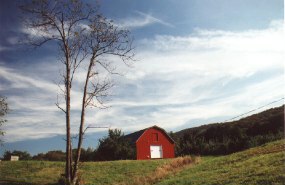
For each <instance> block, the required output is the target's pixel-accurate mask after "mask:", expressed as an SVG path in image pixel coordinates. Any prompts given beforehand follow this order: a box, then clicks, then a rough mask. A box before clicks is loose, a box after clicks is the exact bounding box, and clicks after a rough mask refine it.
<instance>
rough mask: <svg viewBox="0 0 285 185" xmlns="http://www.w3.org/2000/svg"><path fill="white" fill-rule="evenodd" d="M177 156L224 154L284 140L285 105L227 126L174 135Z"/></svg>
mask: <svg viewBox="0 0 285 185" xmlns="http://www.w3.org/2000/svg"><path fill="white" fill-rule="evenodd" d="M171 135H172V137H173V139H174V140H175V141H176V154H177V155H188V154H200V155H225V154H230V153H233V152H237V151H241V150H244V149H247V148H251V147H255V146H259V145H262V144H264V143H266V142H270V141H275V140H278V139H281V138H284V105H282V106H280V107H277V108H271V109H268V110H266V111H263V112H261V113H258V114H254V115H251V116H248V117H246V118H242V119H240V120H237V121H232V122H226V123H213V124H208V125H202V126H199V127H195V128H189V129H184V130H181V131H179V132H176V133H172V134H171Z"/></svg>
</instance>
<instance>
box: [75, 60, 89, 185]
mask: <svg viewBox="0 0 285 185" xmlns="http://www.w3.org/2000/svg"><path fill="white" fill-rule="evenodd" d="M93 60H94V57H92V58H91V60H90V64H89V67H88V72H87V75H86V79H85V84H84V92H83V98H82V109H81V120H80V127H79V138H78V146H77V152H76V159H75V162H74V167H73V175H72V182H73V183H75V182H76V180H77V171H78V165H79V161H80V155H81V147H82V142H83V135H84V133H83V128H84V122H85V119H84V118H85V108H86V95H87V87H88V82H89V78H90V73H91V70H92V66H93Z"/></svg>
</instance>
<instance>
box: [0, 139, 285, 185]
mask: <svg viewBox="0 0 285 185" xmlns="http://www.w3.org/2000/svg"><path fill="white" fill-rule="evenodd" d="M171 162H174V160H172V159H168V160H151V161H130V160H126V161H110V162H86V163H82V164H81V168H80V169H81V171H80V174H81V175H82V179H83V181H84V183H85V184H86V185H91V184H92V185H93V184H96V185H106V184H128V185H131V184H139V183H137V181H138V179H140V178H142V177H145V178H146V179H148V178H149V177H151V176H152V175H155V173H157V172H158V171H157V169H158V167H161V166H165V165H166V164H170V163H171ZM284 165H285V154H284V140H281V141H276V142H272V143H268V144H266V145H263V146H261V147H257V148H252V149H249V150H246V151H243V152H239V153H235V154H232V155H228V156H220V157H202V161H201V162H200V163H199V164H195V165H189V166H187V167H184V168H182V171H181V170H178V171H177V172H176V173H172V172H170V175H169V173H166V174H167V175H166V176H165V177H164V176H163V179H158V180H159V182H158V183H157V185H184V184H193V185H218V184H232V185H233V184H250V185H254V184H258V185H262V184H264V185H270V184H274V185H279V184H280V185H281V184H284V182H285V175H284V174H285V166H284ZM63 171H64V163H63V162H43V161H17V162H10V161H2V162H0V184H1V185H55V184H56V183H57V180H58V178H59V177H60V175H61V174H62V173H63ZM134 182H136V183H134ZM156 182H157V181H156ZM141 184H143V183H141ZM144 184H145V183H144Z"/></svg>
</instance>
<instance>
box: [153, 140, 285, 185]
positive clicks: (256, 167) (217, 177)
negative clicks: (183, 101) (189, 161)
mask: <svg viewBox="0 0 285 185" xmlns="http://www.w3.org/2000/svg"><path fill="white" fill-rule="evenodd" d="M284 183H285V154H284V140H280V141H275V142H271V143H267V144H265V145H263V146H260V147H256V148H252V149H249V150H246V151H243V152H239V153H235V154H231V155H228V156H221V157H204V158H202V162H201V163H200V164H198V165H196V166H193V167H189V168H187V169H186V170H184V171H182V172H180V173H178V174H176V175H175V176H170V177H168V178H166V179H164V180H163V181H161V182H159V183H157V185H173V184H175V185H180V184H181V185H182V184H191V185H205V184H207V185H218V184H232V185H234V184H250V185H254V184H258V185H263V184H264V185H270V184H274V185H279V184H280V185H281V184H284Z"/></svg>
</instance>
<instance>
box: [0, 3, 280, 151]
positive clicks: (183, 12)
mask: <svg viewBox="0 0 285 185" xmlns="http://www.w3.org/2000/svg"><path fill="white" fill-rule="evenodd" d="M89 2H91V3H92V2H93V1H89ZM100 2H101V12H102V13H103V14H104V15H105V16H106V17H107V18H109V19H112V20H114V23H115V24H116V25H117V26H119V27H122V28H128V29H129V30H130V31H131V32H132V35H133V36H134V38H135V43H134V44H135V48H136V49H135V52H136V59H137V61H136V62H135V63H134V65H133V67H132V68H126V67H124V66H121V65H119V66H118V70H120V72H122V73H123V74H125V75H124V76H113V77H112V78H113V79H114V80H115V82H116V84H117V85H116V86H115V88H114V89H113V90H112V92H113V96H112V98H111V100H110V101H109V102H108V105H110V106H111V108H108V109H105V110H96V109H92V110H89V111H88V114H87V124H92V125H99V126H102V125H104V126H110V128H119V129H122V131H123V132H125V133H129V132H132V131H136V130H139V129H142V128H146V127H149V126H152V125H154V124H156V125H158V126H161V127H163V128H165V129H166V130H167V131H178V130H181V129H183V128H189V127H195V126H198V125H201V124H207V123H213V122H223V121H225V120H227V119H229V118H232V117H234V116H236V115H239V114H241V113H244V112H247V111H249V110H252V109H254V108H256V107H259V106H262V105H264V104H267V103H269V102H272V101H274V100H277V99H280V98H282V97H284V27H283V23H284V4H283V1H282V0H246V1H245V0H232V1H228V0H181V1H174V0H146V1H135V0H101V1H100ZM0 24H1V26H0V94H1V95H4V96H6V97H7V98H8V102H9V105H10V108H11V112H10V114H9V115H8V116H7V119H8V123H7V124H6V125H5V126H4V129H5V130H6V135H5V137H4V138H3V139H4V140H5V142H6V143H5V145H4V147H1V148H0V152H1V153H3V152H4V151H5V150H14V149H20V150H27V151H29V152H31V153H32V154H36V153H38V152H46V151H48V150H53V149H64V142H63V137H64V136H63V134H64V131H65V127H64V115H63V114H62V113H61V112H60V110H58V109H57V108H56V106H55V102H56V97H57V93H58V92H59V89H58V87H57V85H56V83H57V82H58V81H59V79H60V76H59V71H60V69H62V66H61V65H60V62H58V61H57V48H56V47H55V45H54V44H52V43H51V44H47V45H45V46H44V47H42V48H38V49H36V50H30V49H27V48H26V47H24V46H21V45H19V44H18V41H19V36H18V35H19V34H20V33H21V32H25V30H24V28H23V27H22V26H21V22H20V17H19V14H18V11H17V7H16V3H15V2H9V1H1V2H0ZM82 77H83V73H80V72H79V73H78V74H77V76H76V79H75V83H76V84H80V82H82V79H83V78H82ZM78 89H80V88H76V89H75V90H74V91H73V92H72V96H73V100H72V105H73V109H72V112H73V115H72V126H73V128H74V129H73V132H75V131H76V128H77V126H78V122H79V111H78V110H79V108H80V100H81V95H80V92H79V91H78ZM283 103H284V102H282V101H279V102H277V103H275V104H272V105H270V106H268V107H265V108H264V109H267V108H270V107H274V106H279V105H281V104H283ZM259 111H261V110H259ZM105 134H106V131H105V130H99V129H98V130H96V129H94V130H89V132H88V136H87V138H86V140H85V147H88V146H90V147H93V148H94V147H96V146H97V140H98V138H101V137H103V136H104V135H105Z"/></svg>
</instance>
